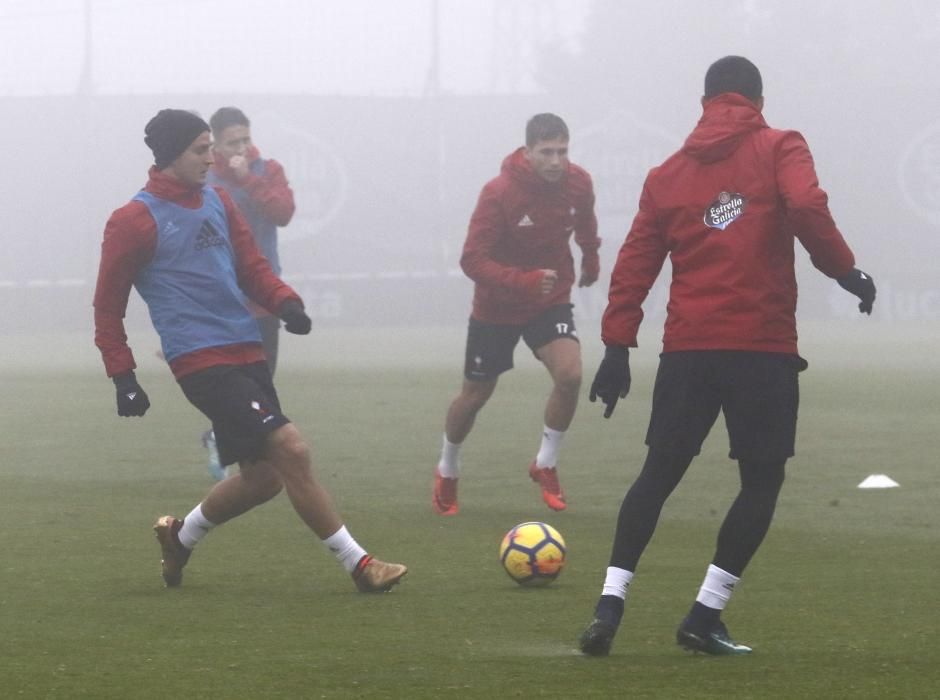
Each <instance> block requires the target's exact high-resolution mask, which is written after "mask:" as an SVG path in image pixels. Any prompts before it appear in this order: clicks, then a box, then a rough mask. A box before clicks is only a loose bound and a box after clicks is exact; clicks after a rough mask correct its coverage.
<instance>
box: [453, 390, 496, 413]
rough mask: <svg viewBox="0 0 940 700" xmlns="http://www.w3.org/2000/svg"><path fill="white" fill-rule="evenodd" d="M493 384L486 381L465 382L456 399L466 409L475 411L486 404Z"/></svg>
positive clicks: (491, 392)
mask: <svg viewBox="0 0 940 700" xmlns="http://www.w3.org/2000/svg"><path fill="white" fill-rule="evenodd" d="M493 389H494V385H491V384H490V383H488V382H467V383H466V384H465V385H464V387H463V391H461V392H460V397H459V398H458V401H459V402H460V403H461V404H462V405H463V406H464V408H465V409H466V410H469V411H472V412H473V413H476V412H477V411H479V410H480V409H481V408H483V407H484V406H485V405H486V402H487V401H489V400H490V397H491V396H492V395H493Z"/></svg>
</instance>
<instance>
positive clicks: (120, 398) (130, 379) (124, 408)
mask: <svg viewBox="0 0 940 700" xmlns="http://www.w3.org/2000/svg"><path fill="white" fill-rule="evenodd" d="M111 380H112V381H113V382H114V386H115V388H117V412H118V415H119V416H123V417H124V418H129V417H132V416H142V415H144V414H145V413H146V412H147V409H148V408H150V399H149V398H147V392H146V391H144V390H143V389H141V388H140V384H138V383H137V377H135V376H134V372H133V370H131V371H130V372H125V373H124V374H118V375H116V376H114V377H112V378H111Z"/></svg>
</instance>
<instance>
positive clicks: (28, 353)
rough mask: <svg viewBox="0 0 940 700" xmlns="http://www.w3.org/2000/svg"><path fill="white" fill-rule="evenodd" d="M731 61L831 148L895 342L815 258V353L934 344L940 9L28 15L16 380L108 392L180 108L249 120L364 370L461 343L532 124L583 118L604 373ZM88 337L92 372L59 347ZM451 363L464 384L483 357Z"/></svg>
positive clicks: (13, 170) (110, 2)
mask: <svg viewBox="0 0 940 700" xmlns="http://www.w3.org/2000/svg"><path fill="white" fill-rule="evenodd" d="M728 54H741V55H744V56H747V57H749V58H750V59H751V60H753V61H754V62H755V63H756V64H757V66H758V67H759V68H760V69H761V72H762V74H763V78H764V90H765V98H766V106H765V109H764V114H765V117H766V118H767V121H768V123H769V124H770V125H771V126H774V127H779V128H792V129H797V130H799V131H801V132H802V133H803V135H804V136H805V137H806V139H807V141H808V142H809V145H810V148H811V149H812V151H813V154H814V156H815V158H816V165H817V171H818V173H819V177H820V182H821V185H822V187H823V188H824V189H825V190H826V191H827V192H828V193H829V196H830V206H831V209H832V212H833V215H834V216H835V219H836V222H837V224H838V225H839V227H840V229H841V230H842V232H843V234H844V235H845V237H846V239H847V240H848V242H849V244H850V246H851V247H852V248H853V250H854V251H855V254H856V257H857V261H858V266H859V267H860V268H861V269H863V270H865V271H867V272H869V273H870V274H871V275H872V276H873V277H874V279H875V281H876V283H877V285H878V300H877V302H876V305H875V313H874V316H873V317H872V318H871V319H868V318H867V317H866V318H865V319H860V318H859V314H858V313H857V311H856V309H855V304H856V302H855V301H853V300H854V297H850V296H849V295H848V294H847V293H845V292H842V291H841V290H840V289H839V288H838V287H837V285H836V284H835V283H834V282H832V281H830V280H828V279H826V278H825V277H823V276H822V275H820V274H819V273H817V272H816V271H815V270H814V269H813V268H812V267H811V265H810V263H809V261H808V258H807V257H806V255H805V254H804V253H803V252H802V249H801V248H799V246H798V245H797V250H798V276H799V280H800V307H799V308H800V317H801V329H802V331H803V337H804V338H806V337H807V329H809V341H810V342H820V343H823V342H825V341H827V340H828V339H829V338H830V337H831V336H832V335H833V334H834V335H836V336H840V335H841V336H844V335H845V334H846V333H851V332H857V331H853V330H852V329H853V328H859V327H861V326H860V324H861V322H862V321H864V323H865V324H877V329H878V330H877V332H874V328H875V327H874V326H865V328H866V331H865V332H866V333H872V334H873V335H877V336H878V337H879V338H881V339H882V340H884V339H886V338H893V337H899V338H900V337H905V338H914V339H915V340H914V341H913V342H922V340H923V338H924V337H926V338H928V339H934V338H935V336H936V334H937V329H938V327H940V324H938V323H937V322H938V319H940V283H938V281H937V274H936V270H937V263H936V260H937V257H938V255H937V254H938V252H940V236H938V233H940V4H938V3H937V2H936V1H935V0H907V1H904V0H899V1H897V2H893V3H887V2H884V0H844V1H836V0H828V1H827V0H786V2H784V1H783V0H779V1H778V0H726V1H724V2H712V1H710V0H709V1H699V2H692V0H660V1H659V2H655V3H650V2H634V1H632V0H512V1H509V0H474V1H473V2H469V1H463V0H394V1H389V2H378V1H377V0H376V1H368V0H345V1H344V2H342V3H336V2H325V1H320V0H314V1H310V2H307V1H302V0H268V2H265V3H258V2H247V1H245V0H224V1H223V0H162V1H161V2H159V3H154V2H152V0H43V2H40V3H37V2H33V1H32V0H3V1H2V2H0V55H2V58H3V65H5V66H6V70H5V71H3V72H2V73H0V104H2V114H3V129H2V132H0V139H2V141H0V145H2V153H3V156H4V164H5V167H4V168H3V169H2V170H0V191H2V193H3V198H2V202H3V204H2V209H0V236H2V243H3V246H2V247H3V255H2V257H0V305H2V306H0V308H2V310H3V315H2V318H3V321H2V324H0V339H2V340H3V343H2V347H3V350H2V357H0V361H2V363H3V365H4V366H7V367H9V366H11V365H13V364H17V363H23V362H27V363H28V362H29V361H31V360H34V359H36V358H42V361H43V362H48V361H49V359H50V358H53V359H55V360H58V361H61V362H63V363H69V362H71V363H75V362H81V363H82V364H83V365H84V364H86V363H89V366H91V367H94V368H95V369H96V370H100V362H98V360H97V351H96V350H95V349H94V347H93V345H92V332H93V328H92V310H91V302H92V295H93V292H94V284H95V277H96V273H97V264H98V255H99V246H100V241H101V234H102V231H103V228H104V224H105V222H106V220H107V218H108V216H109V214H110V213H111V211H113V210H114V209H116V208H118V207H120V206H122V205H123V204H125V203H126V202H127V201H128V200H129V199H130V197H132V196H133V195H134V193H135V192H136V191H137V190H138V189H139V188H140V187H141V186H143V184H144V183H145V181H146V173H147V169H148V167H149V166H150V164H151V163H152V156H151V153H150V151H149V150H148V149H147V148H146V146H145V145H144V144H143V127H144V124H145V123H146V122H147V121H148V120H149V118H150V117H151V116H153V114H155V113H156V111H157V110H158V109H161V108H163V107H177V108H185V109H193V110H196V111H198V112H199V113H201V114H202V115H203V116H204V117H205V118H207V119H208V117H209V115H210V114H211V113H212V112H213V111H214V110H215V109H216V108H218V107H220V106H223V105H235V106H238V107H241V108H242V109H243V110H245V112H246V113H247V115H248V116H249V117H250V119H251V120H252V133H253V137H254V140H255V143H256V145H258V146H259V148H260V149H261V152H262V155H264V156H267V157H272V158H275V159H277V160H278V161H280V162H281V163H282V164H283V165H284V167H285V169H286V172H287V176H288V178H289V180H290V183H291V185H292V187H293V189H294V193H295V198H296V201H297V214H296V216H295V218H294V220H293V222H292V223H291V224H290V226H288V227H287V228H286V229H282V230H281V246H280V247H281V260H282V263H283V267H284V277H285V279H287V280H288V281H289V282H290V283H291V284H292V285H293V286H294V287H295V288H296V289H298V291H299V292H300V293H301V294H302V296H303V297H304V299H305V300H306V303H307V306H308V310H309V311H310V313H311V315H312V316H313V318H314V324H315V326H314V329H315V332H317V331H320V332H327V333H328V332H329V331H330V329H336V328H343V329H347V330H349V331H350V332H352V333H361V334H362V335H361V337H362V342H361V343H360V344H359V347H360V348H362V349H363V351H364V352H366V353H368V352H370V351H371V352H376V350H375V349H374V348H372V349H369V348H368V343H369V329H370V328H374V327H376V326H383V327H393V328H394V327H400V328H401V329H402V332H403V333H404V332H406V331H405V329H418V330H417V331H415V330H411V331H410V332H416V333H419V334H420V333H421V332H422V331H421V328H423V327H431V326H441V325H445V326H447V327H453V328H454V329H455V330H454V334H453V337H454V338H459V342H460V343H462V338H463V336H462V333H463V331H462V329H463V326H464V324H465V321H466V317H467V315H468V314H469V309H470V297H471V292H472V285H471V283H470V282H469V281H468V280H466V278H464V277H463V275H462V273H461V271H460V269H459V265H458V263H459V256H460V251H461V246H462V244H463V240H464V236H465V234H466V228H467V222H468V220H469V216H470V213H471V211H472V209H473V207H474V205H475V203H476V198H477V195H478V194H479V191H480V188H481V187H482V186H483V184H484V183H485V182H486V181H487V180H488V179H490V178H491V177H493V176H495V175H496V174H497V173H498V171H499V165H500V162H501V160H502V159H503V157H504V156H505V155H506V154H508V153H509V152H510V151H511V150H513V149H514V148H516V147H517V146H519V145H521V144H522V142H523V135H524V134H523V132H524V125H525V121H526V119H527V118H528V117H529V116H531V115H532V114H534V113H536V112H542V111H551V112H555V113H557V114H559V115H561V116H562V117H563V118H565V120H566V121H567V122H568V125H569V127H570V129H571V134H572V140H571V157H572V160H573V161H575V162H577V163H579V164H580V165H583V166H584V167H586V168H587V169H588V170H589V171H590V172H591V174H592V176H593V178H594V182H595V187H596V192H597V214H598V219H599V225H600V235H601V237H602V238H603V239H604V243H603V246H602V248H601V262H602V272H601V280H600V282H599V283H598V284H596V285H595V286H594V287H592V288H591V289H589V290H584V291H578V292H576V295H575V303H576V310H575V314H576V318H577V319H578V322H579V324H580V326H581V328H582V333H581V335H582V338H583V339H584V342H585V345H586V346H587V345H589V344H590V345H591V346H592V348H593V346H599V345H600V341H599V339H598V338H597V335H596V329H597V323H598V319H599V316H600V313H601V312H602V310H603V308H604V305H605V303H606V291H607V289H606V287H607V280H608V279H609V274H610V270H611V266H612V264H613V261H614V259H615V256H616V253H617V250H618V248H619V246H620V244H621V243H622V240H623V237H624V235H625V234H626V232H627V229H628V227H629V223H630V221H631V219H632V217H633V215H634V213H635V211H636V203H637V199H638V196H639V192H640V187H641V184H642V181H643V178H644V176H645V174H646V172H647V171H648V170H649V168H651V167H653V166H655V165H657V164H658V163H659V162H661V161H662V160H663V159H664V158H665V157H667V156H668V155H669V154H670V153H672V152H673V151H675V150H676V149H677V148H678V147H679V146H680V145H681V144H682V141H683V140H684V139H685V137H686V135H687V134H688V132H689V131H690V130H691V129H692V128H693V126H694V125H695V123H696V121H697V120H698V118H699V116H700V113H701V107H700V104H699V97H700V95H701V93H702V82H703V77H704V73H705V70H706V68H707V67H708V65H709V64H710V63H711V62H712V61H714V60H715V59H717V58H720V57H721V56H724V55H728ZM578 259H579V257H578V256H577V255H576V260H578ZM667 271H668V270H667ZM664 275H665V273H664ZM664 294H665V288H664V285H663V284H662V283H660V284H658V285H657V288H656V289H655V290H654V292H653V293H652V294H651V296H650V299H649V301H648V304H647V307H648V315H647V319H646V322H645V324H644V327H643V333H644V334H645V335H644V336H642V339H645V343H646V345H645V346H644V347H645V348H646V350H647V353H648V354H650V355H652V354H654V353H656V352H658V351H659V338H660V336H661V329H662V318H663V315H664V302H663V299H664ZM127 324H128V330H129V333H130V336H131V338H130V342H131V346H132V347H133V348H134V350H135V354H136V356H137V359H138V362H140V361H141V360H142V358H143V356H145V355H147V354H149V352H150V347H149V345H148V343H150V340H147V341H146V342H142V341H141V340H140V338H141V337H142V336H141V335H140V334H146V333H149V332H150V327H149V321H148V320H147V318H146V314H145V312H144V310H143V305H142V303H141V302H140V300H139V298H137V297H136V293H133V294H132V301H131V308H130V309H129V317H128V321H127ZM63 331H64V332H66V333H71V334H74V338H75V346H74V347H60V346H58V345H57V344H55V343H44V342H43V338H46V337H47V335H46V334H49V333H53V332H56V333H59V332H63ZM925 334H926V335H925ZM37 338H38V339H39V340H38V342H37ZM641 342H642V341H641ZM403 345H404V346H406V347H405V348H404V349H405V351H407V349H408V348H407V346H408V345H409V343H408V342H404V343H403ZM154 347H155V345H154ZM432 347H434V346H433V344H432ZM461 347H462V346H461ZM930 350H931V348H927V347H925V348H923V353H924V356H925V357H926V356H927V355H928V354H929V353H930ZM389 351H390V350H389V349H388V348H385V349H384V350H383V352H389ZM804 354H805V353H804ZM446 355H447V356H446V357H445V358H444V361H447V362H450V363H452V364H453V365H454V367H455V372H458V373H459V369H460V364H461V362H462V360H461V357H462V355H461V354H460V352H458V353H457V354H454V353H453V352H452V351H451V350H450V349H448V351H447V353H446ZM96 362H98V365H97V366H95V364H94V363H96ZM586 371H589V370H586Z"/></svg>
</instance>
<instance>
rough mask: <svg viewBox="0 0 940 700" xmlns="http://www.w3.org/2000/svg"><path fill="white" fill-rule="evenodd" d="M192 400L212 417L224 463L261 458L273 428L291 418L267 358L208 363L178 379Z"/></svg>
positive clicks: (188, 397) (193, 403)
mask: <svg viewBox="0 0 940 700" xmlns="http://www.w3.org/2000/svg"><path fill="white" fill-rule="evenodd" d="M179 384H180V387H181V388H182V389H183V393H184V394H185V395H186V398H187V399H189V402H190V403H191V404H192V405H193V406H195V407H196V408H198V409H199V410H200V411H202V412H203V413H204V414H205V415H206V417H208V418H209V420H211V421H212V429H213V430H214V431H215V440H216V444H217V445H218V448H219V461H221V462H222V464H223V465H228V464H234V463H235V462H243V461H245V462H254V461H257V460H258V459H260V458H261V457H262V455H263V453H264V449H265V446H266V445H267V438H268V435H269V434H270V433H272V432H273V431H275V430H277V429H278V428H280V427H281V426H283V425H287V424H288V423H290V420H289V419H288V418H287V416H285V415H284V414H283V413H281V404H280V402H279V401H278V398H277V392H276V391H275V390H274V384H273V383H272V382H271V370H270V369H269V368H268V363H267V362H255V363H253V364H250V365H219V366H217V367H209V368H208V369H204V370H200V371H199V372H194V373H192V374H189V375H186V376H185V377H183V378H182V379H180V380H179Z"/></svg>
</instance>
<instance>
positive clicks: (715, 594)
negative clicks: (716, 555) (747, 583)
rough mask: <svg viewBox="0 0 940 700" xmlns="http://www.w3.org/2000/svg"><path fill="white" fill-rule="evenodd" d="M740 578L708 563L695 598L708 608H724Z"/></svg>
mask: <svg viewBox="0 0 940 700" xmlns="http://www.w3.org/2000/svg"><path fill="white" fill-rule="evenodd" d="M740 580H741V578H740V577H739V576H732V575H731V574H729V573H728V572H727V571H725V570H724V569H719V568H718V567H717V566H715V565H714V564H709V565H708V571H707V572H706V573H705V580H704V581H703V582H702V587H701V588H699V589H698V597H696V599H695V600H696V601H697V602H699V603H701V604H702V605H704V606H706V607H708V608H712V609H714V610H724V609H725V606H726V605H727V604H728V601H729V600H730V599H731V594H732V593H734V587H735V586H736V585H737V583H738V581H740Z"/></svg>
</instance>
